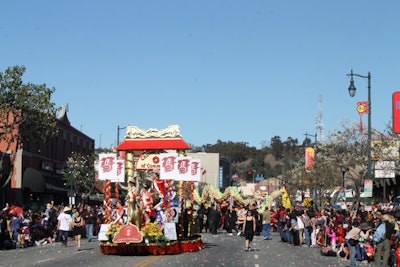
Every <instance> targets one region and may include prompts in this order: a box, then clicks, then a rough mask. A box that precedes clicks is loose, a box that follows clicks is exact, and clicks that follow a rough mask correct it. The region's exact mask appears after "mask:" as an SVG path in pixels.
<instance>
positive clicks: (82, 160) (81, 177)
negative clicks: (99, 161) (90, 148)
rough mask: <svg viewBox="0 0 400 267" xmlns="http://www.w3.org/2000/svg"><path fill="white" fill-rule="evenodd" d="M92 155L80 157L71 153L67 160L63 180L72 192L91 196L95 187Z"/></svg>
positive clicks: (93, 157)
mask: <svg viewBox="0 0 400 267" xmlns="http://www.w3.org/2000/svg"><path fill="white" fill-rule="evenodd" d="M94 160H95V156H94V155H82V154H80V153H74V152H73V153H72V154H71V156H70V157H68V159H67V167H66V168H65V170H64V174H63V176H64V180H65V183H66V185H67V186H69V187H71V188H72V191H73V192H74V193H75V194H77V193H80V194H82V193H85V194H86V195H88V196H89V195H91V193H92V191H93V189H94V188H95V185H96V180H95V170H94Z"/></svg>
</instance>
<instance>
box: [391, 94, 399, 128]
mask: <svg viewBox="0 0 400 267" xmlns="http://www.w3.org/2000/svg"><path fill="white" fill-rule="evenodd" d="M392 117H393V118H392V121H393V122H392V124H393V132H394V133H400V92H394V93H393V95H392Z"/></svg>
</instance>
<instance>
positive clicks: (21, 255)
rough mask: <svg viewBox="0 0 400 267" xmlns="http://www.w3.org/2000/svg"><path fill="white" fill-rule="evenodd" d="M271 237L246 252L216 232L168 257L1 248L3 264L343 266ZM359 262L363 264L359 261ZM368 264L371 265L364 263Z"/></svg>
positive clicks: (92, 247) (90, 246)
mask: <svg viewBox="0 0 400 267" xmlns="http://www.w3.org/2000/svg"><path fill="white" fill-rule="evenodd" d="M272 238H273V239H272V240H263V238H262V237H261V236H255V238H254V242H253V245H252V251H245V250H244V248H245V246H244V242H245V241H244V238H243V237H240V236H236V235H233V236H230V235H227V234H226V232H219V233H218V234H217V235H211V234H209V233H203V234H202V240H203V243H204V244H205V248H204V249H202V250H200V251H198V252H193V253H182V254H178V255H166V256H119V255H104V254H102V253H101V251H100V248H99V242H98V241H97V240H95V241H92V242H90V243H88V242H87V241H86V239H83V241H82V250H81V251H77V250H76V249H75V242H74V241H70V242H69V244H68V247H61V245H60V243H54V244H52V245H50V244H47V245H44V246H41V247H30V248H23V249H22V248H19V249H15V250H8V251H0V267H3V266H4V267H5V266H18V267H19V266H52V267H54V266H80V267H84V266H96V267H97V266H98V267H103V266H104V267H105V266H107V267H110V266H112V267H119V266H121V267H125V266H131V267H144V266H147V267H160V266H174V267H175V266H190V267H196V266H240V267H241V266H243V267H244V266H246V267H249V266H250V267H264V266H266V267H268V266H271V267H275V266H284V267H295V266H304V267H309V266H324V267H334V266H335V267H343V266H347V265H348V263H347V262H341V261H340V260H339V259H337V258H336V257H326V256H321V255H320V250H319V249H317V248H307V247H292V246H290V245H288V244H286V243H282V242H279V237H278V233H276V232H274V233H272ZM358 264H360V263H358ZM365 266H368V265H365Z"/></svg>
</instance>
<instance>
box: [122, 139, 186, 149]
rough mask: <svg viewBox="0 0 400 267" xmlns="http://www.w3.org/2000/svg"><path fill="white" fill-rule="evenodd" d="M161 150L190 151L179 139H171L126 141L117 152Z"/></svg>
mask: <svg viewBox="0 0 400 267" xmlns="http://www.w3.org/2000/svg"><path fill="white" fill-rule="evenodd" d="M161 149H165V150H168V149H190V146H189V145H188V144H187V143H186V142H185V141H184V140H183V139H181V138H171V139H126V140H124V141H122V142H121V143H120V144H119V146H118V147H117V150H118V151H126V150H161Z"/></svg>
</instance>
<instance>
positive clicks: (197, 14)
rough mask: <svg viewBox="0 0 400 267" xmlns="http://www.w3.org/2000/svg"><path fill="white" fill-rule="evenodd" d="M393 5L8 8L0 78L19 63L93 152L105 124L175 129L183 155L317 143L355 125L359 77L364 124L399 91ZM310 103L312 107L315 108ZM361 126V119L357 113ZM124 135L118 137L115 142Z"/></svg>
mask: <svg viewBox="0 0 400 267" xmlns="http://www.w3.org/2000/svg"><path fill="white" fill-rule="evenodd" d="M399 10H400V1H397V0H387V1H375V0H374V1H373V0H353V1H348V0H346V1H345V0H339V1H321V0H313V1H296V0H291V1H289V0H288V1H267V0H264V1H256V0H251V1H249V0H247V1H236V0H229V1H227V0H226V1H218V0H204V1H188V0H185V1H183V0H182V1H172V0H168V1H166V0H163V1H156V0H154V1H151V0H143V1H134V0H129V1H127V0H126V1H99V0H96V1H92V0H86V1H49V0H43V1H27V0H26V1H6V2H4V3H3V4H2V8H1V16H0V59H1V60H0V71H1V72H3V71H4V70H5V69H6V68H7V67H9V66H14V65H24V66H25V67H26V68H27V71H26V73H25V75H24V81H25V82H32V83H35V84H43V83H46V85H47V86H48V87H54V88H55V89H56V92H55V93H54V95H53V98H52V100H53V101H54V102H55V103H56V104H57V106H61V105H65V104H67V103H68V105H69V112H68V117H69V120H70V121H71V124H72V125H73V126H74V127H75V128H77V129H79V130H82V131H83V132H84V133H86V134H87V135H88V136H90V137H92V138H93V139H95V141H96V147H99V146H101V147H109V146H110V145H111V144H115V143H116V140H117V127H118V125H119V126H120V127H124V126H127V125H133V126H137V127H139V128H141V129H144V130H146V129H149V128H157V129H165V128H167V127H168V126H169V125H172V124H177V125H179V126H180V130H181V134H182V136H183V139H184V140H185V141H186V142H187V143H189V144H193V145H195V146H201V145H204V144H215V143H216V142H217V140H222V141H233V142H248V143H249V145H250V146H255V147H257V148H260V147H261V144H262V143H263V142H266V144H269V142H270V140H271V138H272V137H273V136H276V135H278V136H280V137H281V138H282V139H283V140H286V139H287V137H289V136H290V137H292V138H298V139H299V142H302V141H303V140H304V138H305V134H306V133H308V134H313V135H314V134H315V133H317V134H319V132H318V131H317V130H316V116H317V115H318V114H319V111H320V109H319V106H320V103H322V114H323V125H324V133H325V136H327V135H329V133H330V132H332V131H333V130H335V129H340V126H339V122H340V121H342V120H345V119H348V120H350V121H355V122H358V121H359V115H358V113H357V111H356V103H357V102H358V101H366V100H367V91H368V90H367V79H363V78H357V77H355V78H354V79H355V85H356V87H357V89H358V90H357V95H356V96H355V97H354V98H351V97H350V96H349V95H348V91H347V88H348V86H349V78H348V77H347V76H346V74H347V73H349V72H350V70H351V69H353V71H354V72H355V73H358V74H361V75H367V74H368V72H369V71H370V72H371V76H372V79H371V85H372V86H371V87H372V90H371V92H372V95H371V100H372V101H371V102H372V127H374V128H377V129H379V130H384V129H385V126H386V124H387V123H388V122H389V121H390V120H391V115H392V111H391V101H392V93H393V92H395V91H400V34H399V33H400V16H399V15H398V14H399ZM320 99H322V102H320ZM363 122H364V124H365V126H366V125H367V116H366V115H364V116H363ZM124 131H125V130H121V135H120V140H122V139H123V134H124Z"/></svg>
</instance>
